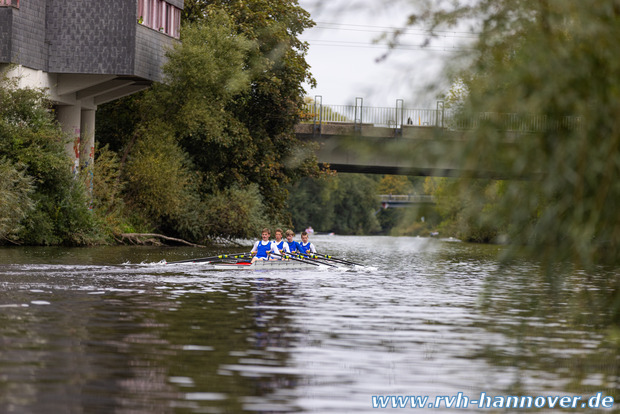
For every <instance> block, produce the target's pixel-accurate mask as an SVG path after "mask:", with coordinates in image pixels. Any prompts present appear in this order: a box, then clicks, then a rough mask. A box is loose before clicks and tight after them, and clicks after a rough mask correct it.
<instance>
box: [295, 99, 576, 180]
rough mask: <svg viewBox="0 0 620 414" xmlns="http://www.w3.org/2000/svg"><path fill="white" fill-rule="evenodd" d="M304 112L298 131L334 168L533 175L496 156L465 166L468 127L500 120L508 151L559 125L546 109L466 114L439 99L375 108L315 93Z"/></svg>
mask: <svg viewBox="0 0 620 414" xmlns="http://www.w3.org/2000/svg"><path fill="white" fill-rule="evenodd" d="M304 117H305V119H304V121H303V122H301V123H300V124H298V125H297V127H296V134H297V137H298V138H299V139H301V140H307V141H313V142H316V143H317V144H318V145H319V149H318V151H317V157H318V161H319V163H320V164H321V165H323V166H329V167H330V168H331V169H333V170H336V171H340V172H352V173H370V174H396V175H410V176H438V177H457V176H463V175H467V176H469V177H476V178H493V179H504V178H513V179H514V178H517V179H528V178H530V177H515V176H514V175H512V174H510V173H509V172H506V171H505V170H504V168H503V165H501V163H500V162H499V160H494V159H479V160H478V162H477V164H475V165H472V166H471V167H470V168H469V169H464V168H463V167H462V166H461V165H462V164H461V160H460V155H461V154H462V153H463V152H465V151H471V149H470V148H469V147H468V144H469V142H468V140H467V139H465V136H466V133H467V131H471V130H472V129H474V128H475V127H476V126H478V125H479V123H480V122H481V121H484V120H489V119H493V120H494V121H499V122H500V124H501V125H502V128H503V129H504V131H505V132H506V136H507V139H506V142H505V143H504V144H503V147H504V148H500V149H499V151H509V150H513V149H514V147H515V146H517V145H519V141H520V140H519V138H521V137H524V136H526V135H531V134H534V133H537V132H538V133H539V132H540V131H542V130H543V129H545V128H550V127H553V125H555V124H553V123H552V122H551V121H550V120H549V119H547V117H546V116H544V115H541V116H538V115H527V116H523V115H518V114H509V113H507V114H498V113H481V114H479V115H478V116H477V117H475V118H472V119H469V120H462V119H457V118H456V117H455V116H454V115H453V114H452V113H451V112H450V111H449V110H447V109H445V108H444V104H443V102H441V101H439V102H437V105H436V108H434V109H408V108H405V107H404V105H403V101H402V100H400V99H399V100H397V101H396V105H395V106H394V107H391V108H376V107H365V106H364V105H363V100H362V99H361V98H357V99H356V104H355V105H323V104H322V103H321V99H320V97H317V98H316V99H315V101H314V102H312V103H309V104H307V105H306V107H305V108H304ZM560 122H562V123H566V124H570V125H568V127H575V126H576V125H578V123H579V119H576V118H574V117H565V118H563V119H562V120H560Z"/></svg>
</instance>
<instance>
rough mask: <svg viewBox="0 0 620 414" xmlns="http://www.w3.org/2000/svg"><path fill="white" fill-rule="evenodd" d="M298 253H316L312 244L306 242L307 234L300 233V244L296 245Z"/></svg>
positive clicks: (304, 232)
mask: <svg viewBox="0 0 620 414" xmlns="http://www.w3.org/2000/svg"><path fill="white" fill-rule="evenodd" d="M297 246H298V248H299V251H300V252H301V253H304V254H308V252H310V253H316V249H315V248H314V244H312V243H311V242H309V241H308V232H306V231H302V232H301V243H297Z"/></svg>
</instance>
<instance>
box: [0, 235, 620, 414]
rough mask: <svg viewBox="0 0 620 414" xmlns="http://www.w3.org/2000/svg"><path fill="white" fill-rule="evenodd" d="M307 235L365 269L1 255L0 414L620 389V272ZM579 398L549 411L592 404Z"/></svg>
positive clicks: (344, 404)
mask: <svg viewBox="0 0 620 414" xmlns="http://www.w3.org/2000/svg"><path fill="white" fill-rule="evenodd" d="M312 241H313V242H314V243H315V245H316V246H317V248H318V249H319V251H321V252H325V253H328V254H331V255H333V256H337V257H344V258H347V259H349V260H353V261H356V262H360V263H362V264H364V265H365V266H364V267H357V268H354V269H333V268H327V269H324V268H321V269H311V270H289V271H286V270H280V271H275V270H272V271H256V272H254V271H233V270H226V271H213V270H208V269H206V268H204V266H201V265H197V264H189V265H187V264H186V265H174V264H164V263H163V262H162V260H164V259H166V260H168V261H172V260H180V259H185V258H189V257H200V256H208V255H211V254H214V253H217V254H219V253H222V251H205V250H198V249H190V248H146V247H106V248H83V249H64V248H26V247H20V248H5V249H0V283H1V286H2V290H1V293H0V332H1V336H0V412H2V413H243V412H249V413H279V412H285V413H289V412H311V413H361V412H402V411H417V412H428V410H426V409H422V410H420V409H412V408H411V407H410V405H409V406H408V407H409V408H408V409H395V408H389V407H392V405H391V404H392V402H390V403H389V405H387V407H388V408H383V409H382V408H373V396H375V397H377V396H379V397H381V396H424V395H428V396H430V398H432V399H429V401H435V399H436V397H437V396H448V397H450V396H457V395H458V393H462V395H463V396H467V397H469V398H470V399H471V400H476V399H478V397H480V395H481V393H483V392H484V393H485V395H489V396H495V397H497V396H502V395H512V396H526V395H530V396H554V395H555V396H580V397H582V398H583V401H587V399H588V398H590V397H592V396H595V395H596V394H597V393H598V392H601V393H602V396H613V397H614V398H616V397H618V395H617V389H618V379H619V376H618V375H619V374H620V369H619V367H620V363H619V357H618V355H619V352H618V349H619V344H620V333H619V331H618V330H614V329H612V328H610V324H609V320H610V319H611V318H613V317H614V316H616V317H617V314H618V310H617V309H618V307H619V306H618V303H617V302H615V301H614V300H615V297H614V296H613V295H612V294H611V293H610V292H612V291H613V290H614V289H616V284H615V282H613V281H614V280H617V279H618V278H617V273H614V271H610V270H604V269H601V270H600V272H597V273H596V274H584V273H583V272H579V271H577V270H574V269H571V270H568V268H564V269H558V270H557V272H556V274H553V275H549V274H547V273H543V272H541V271H540V269H539V268H538V266H537V265H536V264H535V263H533V262H531V261H528V260H526V259H521V260H517V261H514V262H513V263H511V264H509V265H508V266H505V267H501V266H500V265H499V263H498V261H497V254H498V252H499V251H500V250H501V247H498V246H481V245H470V244H465V243H460V242H455V241H449V240H435V239H423V238H391V237H353V236H352V237H344V236H315V237H313V238H312ZM243 250H244V249H237V251H243ZM227 251H230V249H228V250H227ZM233 251H234V250H233ZM381 398H382V397H381ZM599 400H600V398H599ZM377 401H379V404H380V403H381V401H382V400H377V399H376V398H375V400H374V402H375V403H377ZM385 401H387V400H384V402H385ZM448 401H451V400H448ZM494 401H495V400H494ZM616 405H618V404H616ZM616 405H614V406H616ZM618 406H620V405H618ZM577 407H578V409H576V410H567V409H562V408H560V407H559V406H558V405H555V406H554V408H549V407H548V406H546V407H545V408H544V409H543V412H569V411H577V412H586V411H587V410H586V409H585V408H582V407H581V402H580V403H579V405H577ZM431 411H432V412H463V410H462V409H457V408H455V407H454V406H453V407H452V408H447V407H446V406H445V404H443V405H440V407H439V408H433V409H432V410H431ZM466 411H469V412H479V411H480V412H487V413H489V412H502V413H506V412H525V411H528V410H524V409H518V410H517V409H493V408H484V409H483V408H480V407H477V406H475V405H469V406H468V407H467V410H466ZM599 411H600V410H594V411H593V412H599ZM614 411H615V410H614Z"/></svg>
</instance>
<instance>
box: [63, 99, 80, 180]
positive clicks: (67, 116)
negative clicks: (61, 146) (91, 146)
mask: <svg viewBox="0 0 620 414" xmlns="http://www.w3.org/2000/svg"><path fill="white" fill-rule="evenodd" d="M81 112H82V110H81V108H80V106H79V105H60V106H58V109H57V118H58V123H60V126H61V128H62V130H63V131H64V132H65V133H67V135H69V142H68V143H67V144H65V151H66V153H67V156H69V159H70V160H71V163H72V165H71V170H72V171H73V174H77V173H78V172H79V170H80V131H81V118H82V114H81Z"/></svg>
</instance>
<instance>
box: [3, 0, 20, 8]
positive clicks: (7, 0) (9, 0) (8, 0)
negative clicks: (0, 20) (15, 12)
mask: <svg viewBox="0 0 620 414" xmlns="http://www.w3.org/2000/svg"><path fill="white" fill-rule="evenodd" d="M2 6H11V7H16V8H18V9H19V0H0V7H2Z"/></svg>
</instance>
